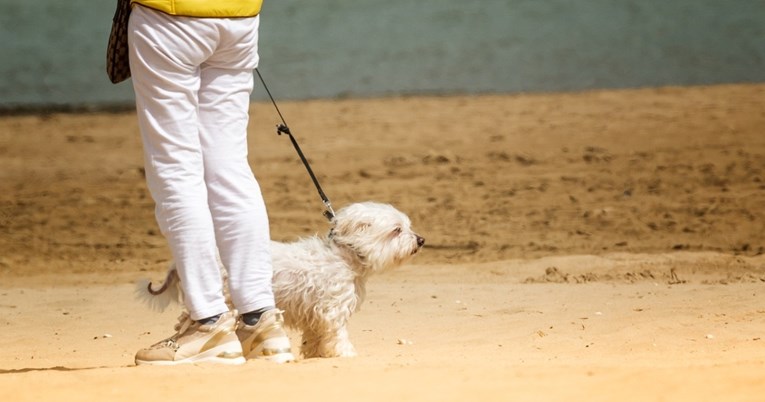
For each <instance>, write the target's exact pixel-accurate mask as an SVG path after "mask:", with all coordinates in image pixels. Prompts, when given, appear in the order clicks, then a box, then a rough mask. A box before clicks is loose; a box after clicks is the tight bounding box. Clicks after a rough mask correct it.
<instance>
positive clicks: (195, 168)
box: [128, 6, 274, 320]
mask: <svg viewBox="0 0 765 402" xmlns="http://www.w3.org/2000/svg"><path fill="white" fill-rule="evenodd" d="M259 22H260V19H259V17H253V18H190V17H177V16H170V15H167V14H164V13H161V12H158V11H154V10H151V9H149V8H145V7H141V6H136V7H135V8H134V9H133V12H132V14H131V17H130V23H129V37H128V41H129V46H130V70H131V74H132V81H133V88H134V90H135V97H136V109H137V113H138V123H139V127H140V130H141V136H142V140H143V146H144V163H145V169H146V181H147V185H148V188H149V191H150V192H151V194H152V197H153V198H154V201H155V203H156V210H155V213H156V218H157V222H158V224H159V227H160V229H161V231H162V233H163V235H164V236H165V237H166V238H167V240H168V242H169V246H170V249H171V251H172V254H173V258H174V259H175V262H176V264H177V268H178V273H179V275H180V278H181V283H182V286H183V290H184V293H185V300H184V302H185V305H186V307H187V309H188V310H189V313H190V315H191V318H192V319H195V320H199V319H202V318H206V317H210V316H214V315H216V314H220V313H223V312H225V311H227V310H228V308H227V306H226V304H225V299H224V296H223V284H222V280H221V276H220V271H219V268H218V261H217V256H218V255H220V260H221V262H222V263H223V265H224V266H225V267H226V268H227V270H228V272H229V285H230V292H231V299H232V302H233V303H234V306H235V307H236V308H237V309H238V310H239V312H241V313H245V312H250V311H253V310H257V309H261V308H265V307H270V306H273V305H274V296H273V291H272V288H271V278H272V275H273V268H272V265H271V255H270V234H269V227H268V216H267V214H266V208H265V204H264V202H263V196H262V195H261V192H260V187H259V186H258V183H257V181H256V180H255V177H254V176H253V174H252V170H251V169H250V166H249V164H248V162H247V121H248V110H249V103H250V93H251V92H252V88H253V75H252V70H253V69H254V68H255V67H257V64H258V48H257V46H258V25H259Z"/></svg>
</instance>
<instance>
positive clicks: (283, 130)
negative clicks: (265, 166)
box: [255, 68, 335, 222]
mask: <svg viewBox="0 0 765 402" xmlns="http://www.w3.org/2000/svg"><path fill="white" fill-rule="evenodd" d="M255 72H256V73H258V78H260V82H262V83H263V88H265V89H266V93H267V94H268V97H269V98H271V103H273V105H274V108H275V109H276V113H278V114H279V118H280V119H281V120H282V124H279V125H277V126H276V134H278V135H282V134H287V135H288V136H289V137H290V141H291V142H292V146H293V147H295V151H297V154H298V156H299V157H300V160H301V161H303V165H305V169H306V170H307V171H308V175H310V176H311V180H312V181H313V185H314V186H316V190H318V191H319V197H321V201H322V202H323V203H324V206H325V207H327V210H326V211H324V216H325V217H326V218H327V219H328V220H329V221H330V222H331V221H332V219H334V217H335V211H334V210H333V209H332V204H331V203H330V202H329V198H327V196H326V195H325V194H324V191H323V190H322V189H321V186H320V185H319V180H318V179H317V178H316V175H315V174H313V170H312V169H311V165H309V164H308V159H306V157H305V155H303V151H301V150H300V145H298V143H297V140H295V137H294V136H293V135H292V132H290V128H289V126H287V122H286V121H284V116H282V112H281V111H280V110H279V106H277V105H276V101H275V100H274V97H273V96H272V95H271V91H270V90H269V89H268V85H266V81H265V80H264V79H263V76H262V75H261V74H260V70H258V69H257V68H256V69H255Z"/></svg>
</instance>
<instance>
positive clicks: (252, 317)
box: [242, 306, 274, 325]
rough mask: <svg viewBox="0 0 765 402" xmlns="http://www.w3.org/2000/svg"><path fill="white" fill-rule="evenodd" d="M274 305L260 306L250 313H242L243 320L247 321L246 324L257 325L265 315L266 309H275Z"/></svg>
mask: <svg viewBox="0 0 765 402" xmlns="http://www.w3.org/2000/svg"><path fill="white" fill-rule="evenodd" d="M273 309H274V307H273V306H270V307H264V308H259V309H257V310H253V311H250V312H248V313H244V314H242V322H244V323H245V325H255V324H257V323H258V321H259V320H260V316H262V315H263V313H265V312H266V311H269V310H273Z"/></svg>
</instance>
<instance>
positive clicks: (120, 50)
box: [106, 0, 130, 84]
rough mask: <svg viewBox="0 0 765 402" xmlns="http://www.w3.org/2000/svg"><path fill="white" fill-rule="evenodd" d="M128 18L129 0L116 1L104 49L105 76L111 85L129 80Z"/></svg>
mask: <svg viewBox="0 0 765 402" xmlns="http://www.w3.org/2000/svg"><path fill="white" fill-rule="evenodd" d="M129 18H130V0H117V11H115V12H114V19H112V32H111V34H109V45H108V46H107V48H106V74H107V75H109V79H110V80H111V81H112V84H117V83H120V82H122V81H125V80H126V79H128V78H130V64H129V55H130V53H129V49H128V31H127V27H128V19H129Z"/></svg>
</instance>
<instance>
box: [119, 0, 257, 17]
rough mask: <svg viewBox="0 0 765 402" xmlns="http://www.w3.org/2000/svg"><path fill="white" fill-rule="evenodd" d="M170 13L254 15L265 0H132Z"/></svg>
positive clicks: (216, 15)
mask: <svg viewBox="0 0 765 402" xmlns="http://www.w3.org/2000/svg"><path fill="white" fill-rule="evenodd" d="M131 4H140V5H142V6H146V7H149V8H153V9H155V10H158V11H162V12H164V13H167V14H170V15H183V16H186V17H216V18H227V17H254V16H256V15H258V13H260V7H261V6H262V5H263V0H131Z"/></svg>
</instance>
